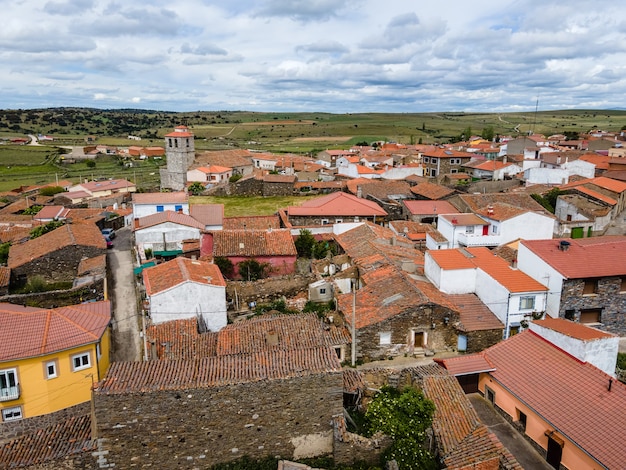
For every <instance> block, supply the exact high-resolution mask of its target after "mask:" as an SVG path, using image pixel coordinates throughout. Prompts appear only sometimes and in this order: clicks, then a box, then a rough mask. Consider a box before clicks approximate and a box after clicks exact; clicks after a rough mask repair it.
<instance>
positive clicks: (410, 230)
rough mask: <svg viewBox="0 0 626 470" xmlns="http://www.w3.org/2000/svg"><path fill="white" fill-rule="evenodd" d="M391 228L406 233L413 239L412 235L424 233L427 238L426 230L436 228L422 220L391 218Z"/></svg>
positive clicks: (402, 233) (429, 230)
mask: <svg viewBox="0 0 626 470" xmlns="http://www.w3.org/2000/svg"><path fill="white" fill-rule="evenodd" d="M389 228H391V229H392V230H393V231H394V232H396V233H398V234H400V235H406V236H407V238H409V239H410V240H412V239H413V238H412V236H415V235H417V234H423V235H424V239H425V238H426V232H431V231H433V230H435V227H433V225H432V224H424V223H421V222H412V221H410V220H390V221H389Z"/></svg>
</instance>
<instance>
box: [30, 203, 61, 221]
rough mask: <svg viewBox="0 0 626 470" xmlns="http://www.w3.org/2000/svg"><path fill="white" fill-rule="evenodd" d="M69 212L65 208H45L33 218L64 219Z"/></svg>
mask: <svg viewBox="0 0 626 470" xmlns="http://www.w3.org/2000/svg"><path fill="white" fill-rule="evenodd" d="M69 210H70V209H66V208H65V207H63V206H43V207H42V208H41V210H40V211H39V212H37V214H36V215H35V216H34V217H33V218H34V219H35V220H47V219H64V218H66V217H67V213H68V212H69Z"/></svg>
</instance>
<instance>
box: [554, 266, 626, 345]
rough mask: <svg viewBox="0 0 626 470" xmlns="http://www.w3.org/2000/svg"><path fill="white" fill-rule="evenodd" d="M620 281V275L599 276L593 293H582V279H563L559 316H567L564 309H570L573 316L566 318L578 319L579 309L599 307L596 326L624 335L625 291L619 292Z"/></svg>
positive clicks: (625, 316)
mask: <svg viewBox="0 0 626 470" xmlns="http://www.w3.org/2000/svg"><path fill="white" fill-rule="evenodd" d="M621 283H622V281H621V278H620V277H607V278H601V279H598V284H597V289H596V293H595V294H593V295H582V292H583V287H584V284H585V281H584V279H572V280H569V281H563V289H562V292H561V308H560V310H559V317H560V318H568V316H569V315H568V316H566V311H568V310H572V311H573V317H572V318H568V319H571V320H574V321H580V312H581V310H585V309H601V310H602V314H601V318H600V322H601V324H600V325H597V328H600V329H602V330H605V331H608V332H610V333H614V334H616V335H618V336H626V313H625V312H626V293H622V292H621ZM594 326H595V325H594Z"/></svg>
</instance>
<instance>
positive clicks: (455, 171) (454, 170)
mask: <svg viewBox="0 0 626 470" xmlns="http://www.w3.org/2000/svg"><path fill="white" fill-rule="evenodd" d="M458 172H459V170H457V169H456V168H453V169H451V170H450V173H458Z"/></svg>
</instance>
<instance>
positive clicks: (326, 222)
mask: <svg viewBox="0 0 626 470" xmlns="http://www.w3.org/2000/svg"><path fill="white" fill-rule="evenodd" d="M329 223H330V220H328V219H322V225H328V224H329Z"/></svg>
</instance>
